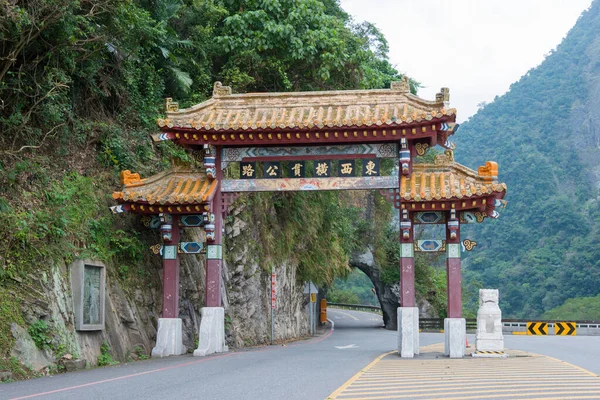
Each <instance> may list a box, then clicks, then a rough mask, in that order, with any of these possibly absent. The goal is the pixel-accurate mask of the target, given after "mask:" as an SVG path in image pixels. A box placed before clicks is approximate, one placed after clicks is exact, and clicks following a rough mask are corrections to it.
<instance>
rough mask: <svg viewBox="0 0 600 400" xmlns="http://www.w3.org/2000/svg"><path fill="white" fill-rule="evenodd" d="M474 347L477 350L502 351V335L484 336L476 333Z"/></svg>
mask: <svg viewBox="0 0 600 400" xmlns="http://www.w3.org/2000/svg"><path fill="white" fill-rule="evenodd" d="M475 348H476V349H477V351H502V350H504V336H502V334H500V337H494V338H486V337H483V338H482V337H480V335H477V337H476V338H475Z"/></svg>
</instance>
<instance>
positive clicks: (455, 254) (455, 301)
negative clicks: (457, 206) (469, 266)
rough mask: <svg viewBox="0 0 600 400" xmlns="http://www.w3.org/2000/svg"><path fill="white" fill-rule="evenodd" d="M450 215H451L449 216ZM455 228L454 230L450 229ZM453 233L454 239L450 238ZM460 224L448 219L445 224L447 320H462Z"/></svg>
mask: <svg viewBox="0 0 600 400" xmlns="http://www.w3.org/2000/svg"><path fill="white" fill-rule="evenodd" d="M450 215H452V214H450ZM451 227H455V228H456V229H451ZM452 233H455V237H454V239H452V238H451V235H452ZM460 252H461V246H460V223H459V222H458V219H456V218H454V219H452V218H448V222H447V223H446V274H447V278H446V283H447V290H448V318H462V277H461V271H460Z"/></svg>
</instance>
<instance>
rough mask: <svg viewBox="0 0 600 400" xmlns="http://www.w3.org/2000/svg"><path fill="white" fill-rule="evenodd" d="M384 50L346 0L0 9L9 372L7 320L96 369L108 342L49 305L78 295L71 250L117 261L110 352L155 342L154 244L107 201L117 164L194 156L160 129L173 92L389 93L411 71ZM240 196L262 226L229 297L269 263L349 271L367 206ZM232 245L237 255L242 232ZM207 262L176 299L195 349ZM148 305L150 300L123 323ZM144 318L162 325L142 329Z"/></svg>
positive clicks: (50, 3)
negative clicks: (162, 137) (84, 333)
mask: <svg viewBox="0 0 600 400" xmlns="http://www.w3.org/2000/svg"><path fill="white" fill-rule="evenodd" d="M387 52H388V47H387V42H386V40H385V38H384V37H383V36H382V35H381V33H380V32H379V31H378V30H377V29H376V28H375V27H374V26H372V25H371V24H369V23H361V24H355V23H353V21H351V20H350V18H349V16H348V15H347V14H346V13H345V12H344V11H343V10H342V9H341V7H340V5H339V4H338V1H337V0H321V1H319V0H250V1H247V0H90V1H71V0H31V1H26V2H20V1H19V2H14V1H3V2H0V349H1V351H0V370H5V369H7V370H8V369H10V370H12V371H13V373H14V375H13V377H14V378H15V379H16V378H19V377H23V376H25V375H26V373H25V372H23V370H22V369H20V367H18V365H19V364H18V362H16V363H15V362H13V361H14V360H13V359H11V358H10V356H11V349H12V348H13V345H15V343H16V339H15V336H14V335H15V334H14V331H13V332H12V333H11V324H12V325H18V326H20V327H22V330H23V331H24V332H27V331H28V330H29V332H30V333H31V335H33V336H34V337H35V338H38V339H40V342H39V343H37V342H36V344H37V345H38V347H39V348H40V349H42V350H44V351H46V350H48V349H50V350H52V351H53V352H54V354H55V355H56V356H57V359H58V358H60V356H61V355H62V354H64V353H65V352H67V351H68V352H75V351H77V352H78V353H79V356H82V357H83V356H84V355H85V354H88V356H90V357H91V358H89V359H88V361H89V360H92V362H94V363H95V358H94V357H95V356H97V355H98V353H99V351H100V346H99V345H98V348H95V349H91V347H92V345H91V344H90V343H88V342H85V343H84V342H82V343H83V344H81V348H79V347H78V346H79V345H77V340H79V339H77V338H78V336H77V335H75V334H74V329H73V327H72V322H69V321H70V318H71V315H70V313H69V312H68V307H67V309H64V308H62V306H63V305H64V304H67V303H68V302H69V300H64V301H63V303H60V304H59V301H58V300H56V299H55V298H56V297H57V296H62V295H63V294H64V293H63V292H68V290H67V289H66V286H65V287H64V288H62V287H63V286H61V285H63V283H64V282H63V280H62V279H65V277H66V276H68V274H67V272H66V271H67V266H68V265H69V264H70V263H71V262H72V261H73V260H74V259H76V258H90V259H97V260H100V261H102V262H104V263H105V264H106V269H107V275H108V279H109V285H107V287H109V286H110V290H109V292H108V294H107V298H110V301H109V300H107V303H109V304H113V303H114V304H118V305H120V306H119V307H121V308H122V310H119V311H115V312H114V313H110V315H119V316H120V319H118V320H116V321H113V322H110V321H109V322H107V332H105V334H104V336H103V338H104V339H106V340H108V341H109V342H110V344H111V346H113V347H117V348H119V349H120V350H118V351H117V352H116V353H115V354H116V356H119V357H121V358H122V359H125V356H126V355H127V354H130V353H131V352H132V351H134V352H135V351H137V350H134V349H133V348H127V347H126V346H127V344H128V343H129V342H132V343H134V342H135V343H140V341H141V342H142V343H143V342H144V341H146V342H147V343H146V353H147V352H148V351H149V349H150V348H151V347H149V346H150V339H151V338H152V334H153V333H152V332H153V331H154V333H155V326H156V320H155V318H156V311H155V310H154V308H156V304H160V298H159V297H160V296H158V297H157V293H160V291H161V288H160V286H161V281H160V262H159V261H157V260H158V258H156V257H154V258H152V257H153V256H152V255H151V252H150V251H149V250H148V247H149V246H150V245H153V244H155V243H156V241H157V240H158V237H156V235H155V234H154V233H152V232H151V231H150V230H149V229H147V228H146V227H144V226H143V225H142V224H141V222H140V219H139V218H137V217H135V216H131V215H129V216H128V215H121V216H114V215H111V214H110V212H109V209H108V206H110V205H113V204H114V203H113V201H112V200H111V198H110V194H111V192H112V191H113V190H115V189H117V188H118V187H119V180H118V176H119V172H120V171H121V170H125V169H129V170H131V171H133V172H139V173H141V175H142V177H147V176H149V175H151V174H153V173H156V172H158V171H161V170H164V169H166V168H168V167H169V165H170V162H171V159H173V158H178V159H179V160H180V161H183V162H188V163H191V162H193V161H192V159H191V158H190V157H189V156H188V154H187V153H185V152H184V151H183V150H181V149H180V148H177V147H176V146H174V145H172V144H170V143H167V142H163V143H160V144H154V143H152V141H151V139H150V137H149V135H150V134H151V133H155V132H156V131H157V127H156V124H155V121H156V118H158V117H159V116H161V115H162V114H163V112H164V111H163V105H164V98H166V97H172V98H173V99H174V100H175V101H178V102H179V104H180V106H181V107H186V106H189V105H191V104H196V103H199V102H201V101H203V100H205V99H207V98H208V97H209V96H210V94H211V91H212V87H213V83H214V82H215V81H222V82H223V83H224V84H225V85H230V86H232V87H233V90H234V91H235V92H241V93H244V92H251V91H261V92H267V91H270V92H274V91H291V90H329V89H336V90H337V89H360V88H383V87H389V83H390V81H391V80H397V79H399V78H400V75H399V74H398V72H397V71H396V70H395V69H394V68H393V67H392V65H391V64H390V63H389V61H388V59H387ZM414 86H415V85H414V82H413V91H414V89H415V87H414ZM238 201H239V202H240V203H241V204H238V205H240V210H241V209H244V210H245V211H244V213H246V214H247V213H249V212H252V213H253V215H251V216H248V215H245V217H247V219H248V220H249V221H252V224H247V225H246V226H249V227H250V228H252V229H258V230H259V232H257V233H256V234H255V232H254V231H252V241H251V242H252V247H251V248H248V249H247V250H248V251H249V252H250V253H251V254H250V255H248V256H247V257H246V256H244V257H245V258H244V260H247V262H246V265H245V266H244V265H242V268H241V269H238V270H236V271H233V272H231V275H232V276H233V275H236V276H237V275H242V276H241V277H240V276H237V277H236V278H235V279H236V282H237V283H236V285H233V284H232V285H231V286H232V287H231V288H229V287H228V288H226V289H227V291H229V292H230V293H231V292H235V290H238V289H239V290H238V291H242V289H241V287H243V286H242V284H243V285H246V286H245V287H244V289H243V290H244V291H245V292H247V293H254V292H253V291H252V290H254V291H256V293H262V292H261V290H262V289H261V286H260V285H259V283H260V282H262V281H263V278H262V275H261V274H264V273H268V272H269V271H270V269H271V268H282V266H284V267H286V266H287V267H289V268H294V269H295V270H294V271H293V274H291V275H290V276H293V279H294V280H296V281H298V282H300V283H301V282H302V281H305V280H313V281H314V282H316V283H318V284H326V283H330V282H332V281H333V279H334V278H335V277H336V276H339V275H343V274H345V273H347V272H348V271H349V268H348V256H349V254H350V252H351V251H352V250H353V249H354V248H355V247H356V246H357V245H358V244H359V242H360V241H361V240H362V236H361V235H363V234H364V233H365V229H363V228H364V226H363V227H362V228H361V227H360V226H357V224H356V221H357V217H356V216H357V215H358V214H359V213H360V210H359V209H358V208H356V207H353V206H352V205H349V204H342V200H341V199H340V197H339V195H338V194H337V193H321V194H315V193H299V194H296V195H292V194H273V195H270V194H269V195H256V196H248V197H246V198H244V197H242V198H240V199H239V200H238ZM250 228H249V229H250ZM359 228H360V229H361V233H360V234H359V233H358V230H359ZM366 230H367V231H368V230H369V229H366ZM242 236H243V235H241V236H240V238H241V237H242ZM324 237H326V238H327V240H323V238H324ZM232 242H233V243H232ZM361 244H362V243H361ZM228 246H229V247H230V248H231V247H232V248H235V247H236V243H235V240H233V239H232V240H231V242H229V243H228ZM237 247H238V248H242V250H243V249H244V248H245V247H244V246H242V245H239V246H237ZM225 257H226V258H227V257H228V255H227V254H226V255H225ZM229 257H232V256H231V255H230V256H229ZM190 259H191V258H188V259H187V260H190ZM194 260H195V259H194ZM228 261H232V260H228ZM233 261H236V262H237V261H239V260H237V259H236V260H233ZM189 262H190V263H192V262H191V261H189ZM202 263H203V261H202V259H201V258H198V260H196V261H195V264H194V265H192V266H191V267H190V268H182V271H183V272H185V273H187V274H188V276H187V279H185V280H184V279H182V284H185V283H186V282H187V283H190V287H189V288H188V289H189V290H188V289H185V288H184V289H182V292H183V293H182V296H181V299H180V300H181V303H182V304H185V306H182V307H181V308H180V309H181V310H183V311H182V312H183V313H184V314H185V313H188V314H185V315H183V317H182V318H183V319H184V329H185V330H187V331H189V332H188V333H189V335H187V334H186V335H187V336H189V337H188V339H189V341H190V342H191V343H192V345H193V343H194V340H193V339H194V335H196V333H197V331H196V323H197V318H198V316H197V312H198V311H199V309H200V307H201V306H202V298H203V294H202V293H201V291H202V290H203V287H202V282H200V281H201V279H199V278H198V276H201V275H202V274H203V272H202V271H203V265H202ZM188 267H189V266H188ZM287 267H286V268H287ZM236 268H237V264H236ZM249 271H254V272H253V273H251V272H249ZM183 272H182V273H183ZM194 274H196V275H194ZM246 274H247V276H246ZM269 276H270V274H269ZM229 278H230V277H229ZM194 279H195V281H194ZM53 282H55V283H56V282H58V284H57V286H55V287H53V285H55V283H53ZM240 282H241V283H240ZM65 285H66V283H65ZM233 286H235V287H233ZM292 286H293V285H292ZM56 287H61V288H62V289H60V290H57V289H56ZM248 287H252V290H248ZM121 288H122V290H121ZM290 290H291V289H290ZM59 292H60V293H59ZM233 294H235V293H233ZM233 294H232V298H233V297H235V296H233ZM255 297H257V298H258V297H259V296H255ZM301 297H302V296H301V286H300V298H301ZM237 299H238V300H237V301H238V303H240V304H241V305H239V306H238V305H236V304H233V303H230V307H229V308H228V315H227V320H228V327H229V328H228V329H229V331H228V338H234V339H235V341H236V342H237V343H259V342H261V341H264V340H265V337H266V336H265V335H264V332H262V331H260V329H259V328H258V326H259V325H258V324H259V323H261V320H260V319H259V318H250V317H248V315H249V314H247V313H238V311H239V310H245V309H246V308H248V309H250V308H252V307H248V304H247V302H244V301H243V299H244V297H243V296H239V293H238V296H237ZM240 299H242V300H240ZM265 299H266V297H265ZM299 302H300V303H301V299H300V301H299ZM192 304H193V306H192ZM59 305H60V307H59ZM138 306H139V307H140V309H143V310H144V311H143V312H139V313H137V314H136V315H135V316H133V317H131V318H129V317H124V315H129V316H132V315H133V314H132V311H131V310H135V309H136V307H138ZM236 307H237V308H239V309H236ZM298 307H300V308H301V304H299V305H298ZM57 310H59V311H57ZM60 310H62V311H60ZM189 310H191V312H190V311H189ZM121 311H123V312H121ZM61 312H62V313H61ZM289 312H290V314H291V313H292V311H291V309H290V310H289ZM139 315H145V316H150V317H151V318H154V320H153V321H150V320H149V321H146V322H144V321H141V322H140V321H137V322H135V323H133V322H132V321H133V320H134V319H135V318H134V317H136V318H137V316H139ZM265 315H266V314H265ZM123 318H125V319H123ZM128 318H129V319H128ZM244 319H245V320H244ZM263 319H264V318H263ZM242 320H244V321H242ZM185 321H187V322H185ZM255 322H256V324H257V325H256V326H254V327H252V329H248V328H247V327H248V324H252V323H255ZM132 324H133V325H132ZM136 324H137V325H136ZM153 326H154V327H153ZM128 327H131V328H132V329H129V328H128ZM242 327H243V328H242ZM136 330H137V331H138V333H139V332H142V333H144V335H143V336H144V338H145V339H140V338H139V337H138V336H139V335H138V333H135V332H134V331H136ZM127 332H129V333H127ZM132 332H133V333H132ZM184 333H185V332H184ZM127 335H130V337H129V338H128V337H126V336H127ZM136 335H138V336H136ZM244 335H246V336H244ZM129 339H131V340H129ZM99 340H102V339H99ZM111 340H112V342H111ZM129 344H131V343H129Z"/></svg>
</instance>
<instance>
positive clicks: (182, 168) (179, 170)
mask: <svg viewBox="0 0 600 400" xmlns="http://www.w3.org/2000/svg"><path fill="white" fill-rule="evenodd" d="M170 175H197V176H199V177H201V179H202V180H206V179H208V178H207V177H206V174H205V173H204V172H202V171H201V170H200V169H198V168H193V167H190V166H187V165H177V164H172V165H171V168H169V169H167V170H165V171H162V172H159V173H158V174H154V175H151V176H149V177H148V178H144V179H141V180H139V181H137V182H134V183H130V184H126V185H123V187H124V188H134V187H139V186H146V185H151V184H153V183H155V182H158V181H160V180H162V179H165V178H167V177H168V176H170Z"/></svg>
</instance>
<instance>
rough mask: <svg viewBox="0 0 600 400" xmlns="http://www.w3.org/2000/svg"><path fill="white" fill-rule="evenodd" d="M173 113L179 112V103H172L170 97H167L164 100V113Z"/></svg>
mask: <svg viewBox="0 0 600 400" xmlns="http://www.w3.org/2000/svg"><path fill="white" fill-rule="evenodd" d="M175 111H179V103H176V102H174V101H173V98H172V97H167V98H166V99H165V112H175Z"/></svg>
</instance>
